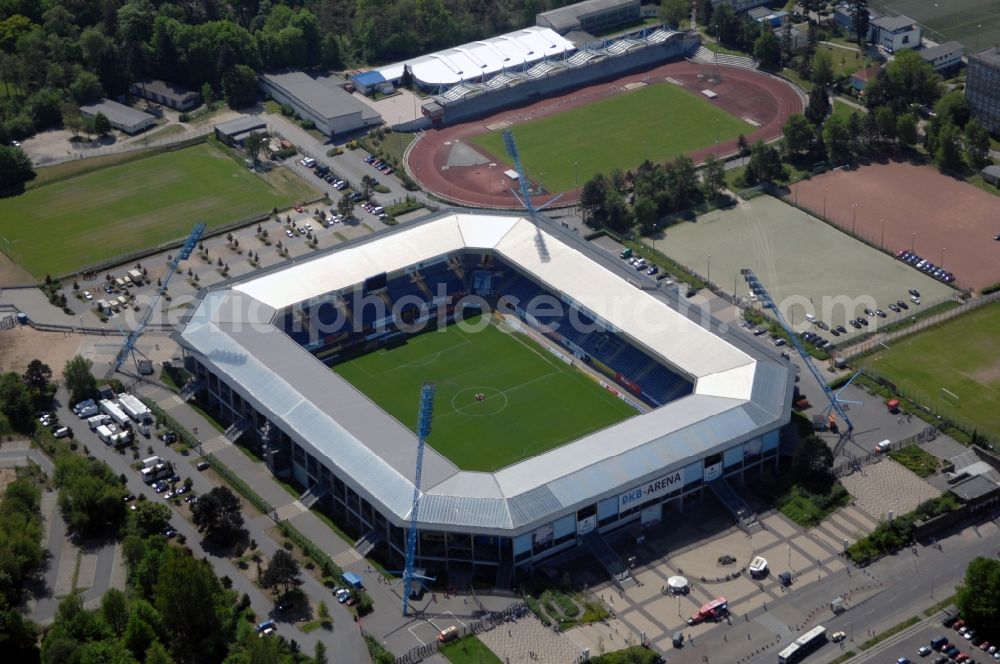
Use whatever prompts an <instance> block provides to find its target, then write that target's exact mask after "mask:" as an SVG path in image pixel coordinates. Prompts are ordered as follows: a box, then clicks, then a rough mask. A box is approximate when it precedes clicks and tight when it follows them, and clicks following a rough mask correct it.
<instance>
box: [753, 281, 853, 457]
mask: <svg viewBox="0 0 1000 664" xmlns="http://www.w3.org/2000/svg"><path fill="white" fill-rule="evenodd" d="M741 272H742V273H743V278H744V279H746V282H747V284H748V285H749V286H750V290H751V291H752V292H753V293H754V294H755V295H756V296H757V297H758V298H760V303H761V306H763V307H764V308H765V309H770V310H771V311H772V312H773V314H774V318H775V320H777V321H778V325H780V326H781V328H782V329H783V330H784V331H785V332H787V333H788V338H789V339H791V341H792V345H793V346H795V350H796V351H798V353H799V356H800V357H801V358H802V363H803V364H805V365H806V367H807V368H808V369H809V371H810V372H812V375H813V377H814V378H815V379H816V382H817V383H819V386H820V387H821V388H822V389H823V393H824V394H826V398H827V399H828V400H829V401H830V406H829V407H828V408H826V409H825V410H824V411H823V412H824V413H829V412H830V411H831V410H833V411H835V412H836V413H837V415H838V416H839V417H840V418H841V419H842V420H843V421H844V424H846V425H847V430H846V431H845V432H844V433H843V436H844V437H847V438H850V437H851V432H852V431H853V430H854V424H852V423H851V418H849V417H848V416H847V413H846V412H845V411H844V408H843V406H841V405H840V403H841V401H840V397H839V392H838V393H834V391H833V390H831V389H830V386H829V385H827V384H826V379H825V378H823V374H821V373H820V371H819V369H817V368H816V365H814V364H813V361H812V356H811V355H809V352H808V351H806V349H805V347H804V346H803V345H802V342H801V341H800V339H799V335H798V334H796V333H795V330H793V329H792V328H791V326H790V325H789V324H788V322H787V321H786V320H785V318H784V316H782V315H781V312H780V311H779V310H778V307H777V306H775V304H774V300H772V299H771V294H770V293H768V292H767V289H766V288H764V284H762V283H761V282H760V280H759V279H757V275H755V274H754V273H753V270H751V269H749V268H746V269H743V270H741ZM852 380H853V378H852Z"/></svg>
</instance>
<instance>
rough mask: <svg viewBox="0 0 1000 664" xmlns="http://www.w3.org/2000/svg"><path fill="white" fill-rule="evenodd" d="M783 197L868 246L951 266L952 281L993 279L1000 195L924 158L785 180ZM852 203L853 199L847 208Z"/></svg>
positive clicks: (997, 268) (998, 256)
mask: <svg viewBox="0 0 1000 664" xmlns="http://www.w3.org/2000/svg"><path fill="white" fill-rule="evenodd" d="M789 198H791V199H792V200H795V201H796V202H797V203H798V204H799V205H801V206H804V207H806V208H809V209H810V210H813V211H814V212H818V213H820V214H823V211H824V209H825V211H826V217H827V218H829V219H830V220H831V221H832V222H833V223H835V224H837V225H838V226H840V227H841V228H843V229H845V230H848V231H850V230H852V229H853V231H854V233H856V234H857V235H858V236H860V237H862V238H864V239H866V240H867V241H868V242H870V243H871V244H874V245H875V246H876V247H882V248H883V249H885V250H886V251H892V252H895V251H897V250H899V249H911V250H912V251H914V252H916V253H917V254H919V255H920V256H921V257H923V258H925V259H927V260H929V261H931V262H932V263H936V264H938V265H941V266H942V267H944V268H945V269H946V270H950V271H952V272H954V274H955V280H956V281H955V283H956V285H959V286H964V287H971V288H982V287H983V286H987V285H989V284H993V283H996V282H998V281H1000V242H994V241H993V236H994V235H996V234H997V233H1000V221H998V217H997V210H998V209H1000V197H997V196H994V195H991V194H989V193H987V192H985V191H982V190H980V189H977V188H975V187H973V186H972V185H970V184H967V183H965V182H963V181H961V180H957V179H955V178H953V177H949V176H947V175H942V174H941V173H939V172H938V170H937V169H936V168H934V167H933V166H929V165H923V164H913V163H909V162H900V161H891V162H886V163H876V164H871V165H867V166H861V167H860V168H856V169H853V170H836V171H831V172H829V173H824V174H823V175H820V176H817V177H814V178H811V179H809V180H802V181H800V182H797V183H796V184H794V185H792V187H791V193H790V194H789ZM855 204H856V205H857V207H856V208H855V207H854V206H855Z"/></svg>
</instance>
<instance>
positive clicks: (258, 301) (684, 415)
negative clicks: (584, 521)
mask: <svg viewBox="0 0 1000 664" xmlns="http://www.w3.org/2000/svg"><path fill="white" fill-rule="evenodd" d="M467 254H477V255H484V254H490V255H494V256H496V257H498V258H500V259H502V260H503V261H504V262H505V264H507V265H510V266H512V267H513V268H515V269H516V270H517V271H518V272H519V273H520V274H522V275H526V277H527V278H529V279H531V280H532V281H533V282H534V283H536V284H538V285H540V286H542V287H544V289H545V291H546V292H548V293H550V294H553V295H555V296H557V297H558V298H559V299H561V300H562V301H565V302H571V303H573V306H574V307H576V308H577V309H578V310H579V311H582V312H585V313H586V314H587V316H589V317H590V318H592V319H594V320H597V321H601V322H602V323H603V325H605V326H606V327H607V329H610V330H614V331H615V333H617V334H620V335H621V336H623V337H625V338H627V339H628V341H629V343H631V344H632V345H634V346H635V347H637V348H639V349H642V350H643V352H644V353H646V354H647V355H649V356H650V357H653V358H655V359H656V360H657V361H658V362H660V363H662V364H663V365H664V366H666V367H668V368H669V369H670V370H671V371H672V372H674V373H675V374H677V375H678V376H681V377H682V378H683V379H684V380H685V381H686V382H687V383H689V384H690V388H689V391H687V392H686V396H682V397H681V398H678V399H675V400H673V401H669V402H667V403H665V404H664V405H660V406H659V407H653V408H650V409H643V410H648V412H642V413H640V414H636V415H635V416H632V417H629V418H628V419H625V420H623V421H620V422H618V423H617V424H614V425H611V426H608V427H606V428H603V429H600V430H597V431H594V432H592V433H589V434H587V435H584V436H583V437H581V438H579V439H576V440H573V441H571V442H568V443H566V444H563V445H561V446H559V447H555V448H554V449H550V450H548V451H546V452H544V453H541V454H537V455H534V456H528V457H526V458H523V459H520V460H518V461H516V462H514V463H512V464H511V465H507V466H506V467H502V468H500V469H499V470H496V471H495V472H474V471H467V470H462V469H460V468H459V467H457V466H456V465H455V464H454V463H453V462H452V461H450V460H449V459H448V458H447V457H445V456H444V455H442V454H440V453H439V452H437V451H436V450H435V449H434V435H433V431H432V434H431V436H430V438H429V440H428V447H427V449H426V451H425V455H424V464H423V480H422V482H421V485H422V487H421V488H422V489H423V497H422V499H421V503H420V505H421V507H420V510H421V511H420V523H421V525H422V526H428V525H430V526H433V527H435V528H438V529H441V530H462V531H465V532H496V531H498V530H503V531H516V530H519V529H525V528H528V527H530V526H531V524H533V523H537V522H539V521H540V520H542V519H545V518H550V517H552V516H556V515H559V514H562V513H565V512H566V511H567V510H569V509H571V508H573V507H574V506H576V505H579V504H581V503H583V502H585V501H588V500H593V499H595V498H596V499H600V498H602V497H605V496H610V495H613V494H614V493H616V492H619V491H621V490H623V489H627V488H629V486H630V485H634V484H636V483H638V482H642V481H645V480H646V479H649V478H652V477H656V476H658V475H659V474H662V472H663V471H664V470H667V469H671V468H680V467H682V466H683V465H685V464H686V463H690V462H693V461H696V460H699V459H701V458H703V457H705V456H708V455H711V454H715V453H719V452H721V451H723V450H725V449H727V448H729V447H731V446H733V445H735V444H737V443H740V442H743V441H746V440H750V439H751V438H753V437H755V436H759V435H761V434H762V433H765V432H768V431H773V430H774V429H776V428H778V427H780V426H782V425H783V424H785V423H787V421H788V419H789V416H790V410H789V408H790V397H791V391H792V382H793V373H792V371H791V367H790V365H789V364H787V363H786V362H784V361H783V360H780V359H778V358H777V357H776V356H774V355H771V354H769V353H766V352H764V351H763V350H761V349H758V348H756V347H754V346H753V345H751V344H750V343H748V342H747V341H745V340H743V339H741V338H738V337H737V336H736V335H735V334H731V333H729V332H728V331H726V330H725V329H723V328H722V327H720V325H719V323H718V321H715V320H714V319H711V318H710V317H709V316H707V315H705V314H704V313H703V311H702V310H701V309H695V308H693V307H691V306H689V301H688V300H686V299H685V298H684V297H683V296H682V295H679V294H678V293H677V292H676V289H672V288H667V289H658V288H652V287H650V288H639V287H637V286H636V285H635V283H634V281H633V280H631V279H630V272H631V275H632V279H634V274H635V272H634V270H631V269H630V268H628V267H627V266H626V265H624V263H623V262H622V261H620V260H618V258H617V257H616V256H614V255H612V254H610V253H607V252H604V251H603V250H601V249H599V248H596V247H594V246H593V245H592V244H591V243H589V242H587V241H585V240H583V239H582V238H580V237H578V236H576V235H574V234H572V233H568V232H565V231H564V230H563V229H561V228H559V227H558V226H557V225H555V224H552V223H550V222H548V221H547V220H545V219H544V218H543V217H542V218H540V221H539V225H536V223H534V222H533V221H532V220H531V219H530V218H527V217H525V216H523V215H517V214H505V213H479V212H467V211H456V210H444V211H441V212H438V213H436V214H434V215H431V216H429V217H426V218H424V219H422V220H419V221H416V222H412V223H409V224H406V225H404V226H399V227H396V228H391V229H387V230H385V231H382V232H379V233H376V234H373V235H371V236H368V237H366V238H362V239H360V240H357V241H353V242H350V243H346V244H344V245H341V246H339V247H335V248H332V249H330V250H328V251H324V252H319V253H317V254H316V255H314V256H312V257H309V258H307V259H303V260H297V261H291V262H289V263H287V264H285V265H279V266H275V267H273V268H270V269H267V270H262V271H260V272H257V273H255V274H252V275H248V276H246V277H243V278H239V279H237V280H234V281H231V282H228V283H226V284H222V285H220V286H217V287H213V288H209V289H206V290H204V291H202V293H201V295H200V297H201V299H200V301H199V302H198V303H197V306H196V307H195V309H194V310H193V312H192V314H191V315H190V316H189V318H188V319H187V320H186V321H185V323H184V325H183V327H182V329H181V331H180V332H179V333H178V334H177V337H178V340H179V341H180V342H181V344H182V345H183V346H184V347H185V348H186V349H187V350H188V352H191V353H193V354H195V355H196V356H198V359H199V360H200V361H202V362H203V363H205V364H206V365H208V366H209V367H210V368H211V370H212V371H213V372H214V373H215V374H217V375H218V376H220V377H221V378H223V379H224V380H226V381H227V382H228V383H230V384H232V385H240V386H242V387H243V388H244V389H245V390H246V391H247V392H248V393H249V394H250V395H251V398H250V399H249V400H250V401H251V402H252V405H253V406H254V407H255V408H256V409H257V410H258V411H259V412H260V413H262V414H264V415H265V416H266V417H267V418H268V419H269V420H271V421H272V422H274V423H275V424H277V425H278V426H279V428H281V429H282V430H283V431H285V432H286V433H287V434H288V435H289V436H291V437H292V438H293V439H297V440H298V442H299V443H300V444H305V445H307V446H308V447H309V448H311V449H312V450H315V451H316V453H318V454H320V455H322V456H323V457H325V458H326V459H328V460H329V462H330V463H332V464H333V465H335V466H336V467H338V468H339V469H341V470H342V471H343V472H344V473H346V474H348V475H350V476H351V477H353V478H354V479H355V480H356V481H357V482H358V483H359V484H360V485H362V486H363V487H365V488H366V489H367V490H368V491H370V492H371V494H372V496H373V497H374V498H375V499H377V500H378V501H379V502H380V503H381V504H383V505H385V506H386V508H387V509H389V510H391V511H392V512H393V513H394V514H396V515H397V516H399V517H400V518H406V517H407V515H408V514H409V511H410V507H411V500H412V492H413V484H412V478H413V474H414V467H415V459H416V450H417V440H416V435H415V434H414V433H413V431H412V429H411V428H408V427H406V426H404V425H403V424H402V423H400V422H399V421H398V420H397V419H395V418H393V417H392V416H390V415H389V414H388V413H387V412H385V410H383V409H382V408H381V407H380V406H379V405H378V404H377V403H375V402H374V401H372V400H370V399H369V398H368V397H366V396H365V395H364V394H363V393H362V392H361V391H359V390H358V389H356V388H355V387H354V386H352V384H351V383H349V382H348V381H347V380H345V379H344V378H342V377H341V376H339V375H337V373H335V372H334V371H331V370H330V368H329V367H327V366H326V365H325V364H324V363H323V362H322V361H320V359H318V358H317V357H316V356H315V355H314V354H313V353H312V352H310V351H309V350H308V349H307V348H306V347H304V345H303V344H301V343H299V342H297V341H295V340H294V339H292V338H291V337H290V336H289V335H288V334H287V333H286V332H285V331H284V330H283V329H282V328H281V326H280V325H279V324H278V321H279V319H280V318H281V317H282V316H283V315H285V314H287V312H288V310H289V308H290V307H296V306H301V305H302V304H303V303H308V302H317V301H321V300H323V298H324V297H327V296H328V295H329V294H330V293H331V292H334V291H341V290H344V289H350V288H352V287H357V286H359V285H360V284H362V283H365V282H366V280H369V279H371V278H372V277H373V276H374V275H380V274H388V275H393V274H403V273H405V272H406V271H407V270H408V269H409V270H413V269H417V268H419V267H420V266H423V265H428V264H433V263H434V262H435V261H438V262H439V261H441V260H444V259H445V258H447V257H454V256H461V255H467ZM390 352H391V351H390ZM557 396H558V395H553V397H555V398H557ZM654 405H656V404H654ZM416 410H417V395H416V394H414V395H413V411H414V412H416Z"/></svg>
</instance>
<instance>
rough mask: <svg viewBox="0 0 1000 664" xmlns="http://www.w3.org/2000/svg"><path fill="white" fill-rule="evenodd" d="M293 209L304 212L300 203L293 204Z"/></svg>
mask: <svg viewBox="0 0 1000 664" xmlns="http://www.w3.org/2000/svg"><path fill="white" fill-rule="evenodd" d="M292 209H293V210H295V211H296V212H302V206H301V205H298V204H295V205H293V206H292Z"/></svg>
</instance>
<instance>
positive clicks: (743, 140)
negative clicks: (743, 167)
mask: <svg viewBox="0 0 1000 664" xmlns="http://www.w3.org/2000/svg"><path fill="white" fill-rule="evenodd" d="M736 148H737V149H738V150H739V151H740V155H741V156H743V157H745V156H747V155H748V154H750V143H749V142H748V141H747V137H746V136H744V135H743V134H740V135H739V136H738V137H737V138H736Z"/></svg>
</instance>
